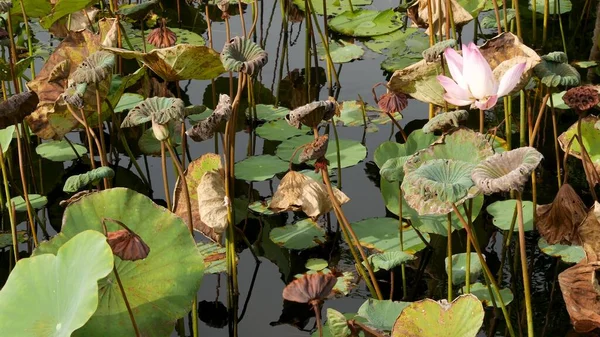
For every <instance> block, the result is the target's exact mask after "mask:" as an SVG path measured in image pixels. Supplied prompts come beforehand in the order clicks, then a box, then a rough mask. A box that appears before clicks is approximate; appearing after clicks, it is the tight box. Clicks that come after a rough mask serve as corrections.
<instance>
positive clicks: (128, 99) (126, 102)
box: [115, 92, 144, 112]
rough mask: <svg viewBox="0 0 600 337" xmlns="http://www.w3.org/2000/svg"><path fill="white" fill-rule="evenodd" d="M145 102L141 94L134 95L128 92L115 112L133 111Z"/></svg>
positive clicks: (122, 97)
mask: <svg viewBox="0 0 600 337" xmlns="http://www.w3.org/2000/svg"><path fill="white" fill-rule="evenodd" d="M143 100H144V96H142V95H140V94H132V93H130V92H126V93H124V94H123V96H121V98H120V99H119V103H118V104H117V106H116V107H115V112H123V111H125V110H131V109H133V108H134V107H135V106H136V105H138V104H140V103H141V102H142V101H143Z"/></svg>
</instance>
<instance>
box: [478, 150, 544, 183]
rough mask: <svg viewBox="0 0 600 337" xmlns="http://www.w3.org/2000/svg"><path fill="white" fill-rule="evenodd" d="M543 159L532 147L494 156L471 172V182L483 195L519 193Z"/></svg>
mask: <svg viewBox="0 0 600 337" xmlns="http://www.w3.org/2000/svg"><path fill="white" fill-rule="evenodd" d="M543 158H544V157H543V156H542V154H541V153H539V152H538V151H537V150H536V149H535V148H533V147H521V148H518V149H514V150H511V151H508V152H502V153H498V154H495V155H493V156H491V157H489V158H487V159H486V160H484V161H483V162H481V163H480V164H479V165H477V167H475V169H474V170H473V176H472V177H473V181H474V182H475V184H477V186H478V187H479V189H481V191H482V192H483V193H484V194H492V193H497V192H509V191H521V190H522V189H523V187H524V185H525V183H526V182H527V180H528V179H529V176H530V175H531V172H533V170H535V169H536V167H538V165H539V164H540V162H541V161H542V159H543Z"/></svg>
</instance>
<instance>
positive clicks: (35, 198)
mask: <svg viewBox="0 0 600 337" xmlns="http://www.w3.org/2000/svg"><path fill="white" fill-rule="evenodd" d="M28 196H29V203H30V204H31V207H33V209H41V208H43V207H44V206H46V204H47V203H48V199H47V198H46V197H45V196H43V195H39V194H29V195H28ZM10 201H11V202H13V203H14V204H15V211H17V212H27V205H26V204H25V199H23V197H22V196H18V197H14V198H11V199H10ZM8 205H9V204H8V202H7V203H6V207H9V206H8Z"/></svg>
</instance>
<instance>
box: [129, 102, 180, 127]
mask: <svg viewBox="0 0 600 337" xmlns="http://www.w3.org/2000/svg"><path fill="white" fill-rule="evenodd" d="M184 110H185V104H184V103H183V101H182V100H180V99H179V98H167V97H150V98H146V99H145V100H143V101H142V102H140V103H139V104H138V105H136V106H135V107H134V108H133V109H131V110H129V113H128V114H127V116H126V117H125V119H123V123H121V127H122V128H129V127H133V126H136V125H140V124H144V123H147V122H150V121H152V120H154V122H156V123H159V124H166V123H167V122H169V121H182V120H183V119H184V118H185V111H184Z"/></svg>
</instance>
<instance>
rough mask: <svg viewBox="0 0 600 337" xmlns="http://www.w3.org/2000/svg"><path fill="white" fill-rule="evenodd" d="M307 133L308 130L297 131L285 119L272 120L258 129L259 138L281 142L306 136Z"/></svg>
mask: <svg viewBox="0 0 600 337" xmlns="http://www.w3.org/2000/svg"><path fill="white" fill-rule="evenodd" d="M307 132H308V128H306V127H305V128H303V129H296V128H295V127H293V126H290V125H289V124H288V122H287V121H286V120H285V119H277V120H272V121H270V122H267V123H265V124H263V125H261V126H259V127H257V128H256V134H257V135H258V136H259V137H261V138H264V139H267V140H273V141H279V142H281V141H284V140H287V139H290V138H292V137H295V136H302V135H305V134H306V133H307Z"/></svg>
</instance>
